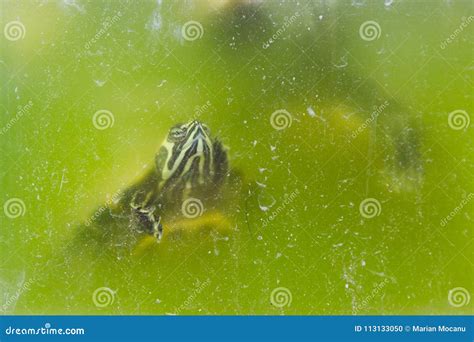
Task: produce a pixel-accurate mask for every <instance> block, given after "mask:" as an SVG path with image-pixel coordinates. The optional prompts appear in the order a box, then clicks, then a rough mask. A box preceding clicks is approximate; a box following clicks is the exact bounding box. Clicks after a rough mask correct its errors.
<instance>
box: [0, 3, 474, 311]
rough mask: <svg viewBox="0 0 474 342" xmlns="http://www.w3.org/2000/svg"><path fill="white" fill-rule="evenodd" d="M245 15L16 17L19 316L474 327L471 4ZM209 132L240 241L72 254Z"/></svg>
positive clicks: (211, 9) (61, 7) (65, 7)
mask: <svg viewBox="0 0 474 342" xmlns="http://www.w3.org/2000/svg"><path fill="white" fill-rule="evenodd" d="M242 3H246V5H244V4H239V1H227V2H226V1H211V0H209V1H185V2H184V1H183V2H174V1H173V2H171V1H141V2H126V1H121V2H119V1H117V2H115V1H113V2H112V1H95V2H93V3H89V2H84V1H79V0H78V1H72V0H71V1H57V2H54V1H31V2H26V1H25V2H16V1H2V3H1V7H0V10H1V27H2V28H4V31H3V35H2V36H1V59H0V67H1V103H2V106H1V111H2V115H1V118H0V125H1V127H2V131H1V136H0V139H1V145H0V146H1V153H2V159H1V160H2V164H1V165H2V168H1V188H2V203H3V205H4V210H3V212H2V215H0V220H1V221H0V222H1V230H0V236H1V240H0V243H1V255H2V259H1V267H0V268H1V274H0V280H1V281H0V285H1V288H2V293H1V296H2V297H1V299H2V311H3V312H4V313H17V314H27V313H34V314H40V313H49V314H53V313H56V314H61V313H66V314H80V313H85V314H145V313H149V314H280V313H284V314H353V313H358V314H409V313H412V314H431V313H435V314H440V313H445V314H462V313H464V314H465V313H472V300H471V301H470V302H468V298H469V297H470V295H471V294H472V293H473V290H474V288H473V286H472V284H473V282H472V280H473V277H472V271H473V264H472V261H473V258H472V257H473V255H472V250H473V248H472V247H473V246H472V245H473V243H472V225H473V224H472V215H473V211H472V209H473V201H472V198H473V194H472V193H473V181H472V179H473V176H472V175H473V172H474V164H473V146H472V141H473V140H472V139H473V134H472V124H471V126H469V123H468V120H469V119H470V116H472V113H473V109H474V108H473V102H472V93H473V92H472V90H473V87H472V84H473V79H472V70H473V66H472V57H473V54H472V51H473V50H472V49H473V46H472V41H473V40H472V38H473V27H474V26H473V24H472V21H473V18H472V15H473V7H472V3H471V2H468V1H458V2H447V1H432V2H409V1H393V2H391V1H385V4H384V3H383V2H380V3H377V4H376V5H375V4H372V3H371V2H370V3H369V2H364V1H353V3H352V4H349V2H334V3H333V4H328V5H322V4H320V3H319V2H309V1H308V2H307V1H300V2H286V1H285V2H279V1H278V2H277V1H267V2H256V3H253V4H250V5H249V4H247V3H248V2H247V1H245V2H244V1H242ZM12 21H14V22H13V23H12ZM190 21H195V22H197V23H193V22H191V23H189V22H190ZM18 22H19V23H18ZM189 25H191V27H188V26H189ZM193 25H194V27H193ZM366 26H368V27H366ZM183 27H188V29H189V31H183ZM364 28H365V29H364ZM15 29H16V30H15ZM193 29H194V31H193ZM450 37H451V38H450ZM448 38H449V41H448V40H447V39H448ZM100 110H106V111H107V112H99V114H97V115H105V116H103V117H102V119H104V120H105V118H107V119H108V120H109V121H107V120H105V121H101V120H100V119H98V120H96V121H94V120H93V118H94V115H95V113H97V112H98V111H100ZM278 110H280V111H278ZM276 111H278V112H276ZM454 111H457V112H454ZM275 112H276V114H274V115H273V116H272V113H275ZM452 112H454V114H452V115H451V120H450V119H449V118H450V116H449V114H450V113H452ZM96 117H97V116H96ZM192 118H198V119H199V120H202V121H204V122H206V123H207V124H208V125H209V126H210V127H211V129H212V131H213V133H214V134H216V135H217V136H218V137H220V139H222V140H223V141H224V143H225V144H226V145H227V146H228V147H229V154H230V163H231V165H232V167H233V168H234V169H235V170H238V171H239V172H241V174H242V175H243V178H244V182H245V183H246V184H247V183H248V184H250V187H251V188H252V189H254V190H256V191H254V192H251V195H249V196H248V195H247V190H245V189H244V188H243V189H242V190H241V191H240V192H241V193H235V194H230V195H232V196H231V197H235V198H244V199H245V201H244V202H245V203H246V205H238V206H235V205H233V204H232V205H230V204H228V205H226V204H225V203H224V204H223V209H222V214H223V216H224V217H225V218H227V219H228V221H229V222H230V224H231V226H232V227H233V233H231V234H228V235H226V236H221V235H220V233H219V232H216V233H211V234H205V233H202V234H195V235H193V236H191V237H189V236H187V237H186V236H185V237H183V238H182V239H177V240H176V241H174V243H170V242H168V243H167V244H162V245H160V246H158V247H154V248H151V249H149V250H147V251H146V253H144V254H142V255H141V256H139V257H131V256H130V255H129V254H127V253H116V252H115V251H114V248H111V247H110V246H108V247H107V248H105V247H104V248H100V247H97V246H95V247H91V246H89V245H88V244H86V243H84V244H81V243H72V241H75V240H74V236H75V235H76V234H77V227H78V225H80V224H81V223H83V222H85V221H86V220H87V218H89V217H90V216H91V215H92V214H93V213H94V210H96V209H97V208H98V207H99V206H100V205H102V204H104V203H106V202H107V201H108V200H110V198H111V197H112V196H113V195H114V194H115V193H116V192H117V191H119V190H120V189H123V188H124V186H126V185H128V184H130V183H132V182H133V180H134V179H136V177H137V176H138V175H140V173H141V172H142V170H143V167H144V165H146V164H149V163H150V162H151V161H152V160H153V156H154V153H155V152H156V151H157V148H158V146H159V144H160V143H161V141H162V140H163V138H164V137H165V136H166V134H167V131H168V129H169V127H170V126H172V125H173V124H175V123H177V122H182V121H187V120H190V119H192ZM272 118H273V119H274V120H272ZM463 119H464V121H463ZM280 120H283V121H280ZM285 120H286V121H285ZM276 128H283V129H276ZM233 191H235V190H233ZM367 199H369V200H368V201H366V200H367ZM239 203H241V202H239ZM242 203H243V202H242ZM361 203H363V204H364V205H362V207H364V206H365V204H366V203H369V204H368V207H367V209H368V211H367V212H366V211H364V210H361ZM15 204H16V205H17V206H15ZM15 209H18V210H19V212H16V211H15ZM371 209H373V211H370V210H371ZM216 230H218V229H217V228H216ZM119 247H120V246H117V249H119ZM101 288H106V289H101ZM281 288H283V289H281ZM456 288H458V289H456ZM459 288H462V289H459ZM453 289H454V290H453ZM451 290H452V291H451ZM101 291H102V296H101V295H99V293H100V292H101ZM450 291H451V292H450ZM94 293H95V297H94ZM272 293H273V295H272ZM94 299H95V300H94Z"/></svg>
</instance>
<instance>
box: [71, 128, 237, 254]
mask: <svg viewBox="0 0 474 342" xmlns="http://www.w3.org/2000/svg"><path fill="white" fill-rule="evenodd" d="M151 164H152V165H151V167H150V168H149V169H148V170H146V171H145V172H144V174H143V175H142V176H141V177H140V178H139V179H138V180H137V181H136V182H135V183H133V184H132V185H130V186H128V187H126V188H125V190H123V191H119V193H120V195H119V196H118V197H117V198H116V199H115V201H113V203H111V204H109V205H103V206H101V207H100V208H105V210H104V209H102V210H100V208H99V209H98V210H96V211H95V212H100V215H98V217H97V218H95V219H94V220H93V221H89V222H88V224H87V227H83V229H82V230H81V234H80V235H81V236H82V240H81V241H80V242H79V243H80V244H82V245H85V244H91V241H95V242H96V243H97V244H98V245H99V246H103V245H104V242H105V240H108V241H109V242H111V245H113V246H123V245H134V244H133V242H137V241H136V240H137V239H138V240H140V241H143V240H145V241H147V244H150V243H151V242H156V243H161V242H162V240H163V236H164V235H166V233H171V230H173V229H174V230H176V229H177V227H179V228H180V229H181V230H182V229H190V228H193V227H196V226H199V227H202V226H206V225H207V226H209V225H220V226H225V227H226V228H228V227H229V222H228V220H227V219H226V218H225V217H224V215H223V214H222V210H220V211H219V207H220V208H222V203H224V202H225V201H224V198H226V197H229V196H226V194H225V193H224V191H223V188H224V185H225V184H226V185H227V186H237V187H239V188H240V186H241V175H240V174H238V172H232V170H231V169H230V168H229V161H228V148H227V147H225V146H224V145H223V143H222V142H221V141H220V140H219V139H217V138H216V137H214V136H213V135H212V134H211V131H210V129H209V127H208V126H207V125H206V124H204V123H203V122H200V121H198V120H194V119H193V120H190V121H189V122H187V123H178V124H175V125H173V126H172V127H171V128H170V130H169V132H168V134H167V136H166V138H165V139H164V141H163V143H162V144H161V146H160V147H159V149H158V152H157V153H156V154H155V156H154V160H153V162H152V163H151ZM239 188H236V189H234V190H232V191H231V193H234V194H235V192H238V191H239ZM232 197H235V196H232ZM204 211H205V212H206V215H203V212H204ZM83 226H84V225H83ZM167 228H168V232H167V231H166V230H167ZM151 238H152V239H151ZM140 241H138V242H139V243H141V242H140ZM75 244H77V242H76V243H75ZM135 247H136V244H135Z"/></svg>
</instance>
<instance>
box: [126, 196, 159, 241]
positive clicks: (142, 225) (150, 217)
mask: <svg viewBox="0 0 474 342" xmlns="http://www.w3.org/2000/svg"><path fill="white" fill-rule="evenodd" d="M140 194H141V193H135V194H134V195H133V198H132V200H131V201H130V208H131V221H132V223H133V226H134V228H136V229H137V230H138V231H139V232H146V233H148V234H152V235H153V236H154V237H155V238H156V239H157V240H158V241H160V240H161V237H162V236H163V225H162V224H161V216H160V215H158V214H157V213H156V211H157V208H156V206H155V205H149V204H147V201H146V200H145V201H140V200H138V201H137V197H138V196H139V195H140ZM147 198H148V196H145V199H147Z"/></svg>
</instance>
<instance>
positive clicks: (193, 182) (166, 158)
mask: <svg viewBox="0 0 474 342" xmlns="http://www.w3.org/2000/svg"><path fill="white" fill-rule="evenodd" d="M156 167H157V170H158V171H159V173H160V174H161V185H160V189H161V190H166V189H181V190H185V191H189V190H192V189H193V188H194V187H197V186H203V185H208V184H211V183H215V182H216V180H217V178H216V177H218V175H219V174H222V171H223V170H224V172H225V171H226V170H227V157H226V153H225V151H224V149H223V148H222V144H221V143H220V142H219V141H217V140H215V139H212V137H211V133H210V130H209V128H208V127H207V126H206V125H205V124H203V123H201V122H199V121H197V120H192V121H190V122H188V123H185V124H178V125H175V126H173V127H172V128H171V129H170V131H169V133H168V136H167V137H166V139H165V141H164V143H163V144H162V146H161V148H160V151H159V153H158V155H157V157H156Z"/></svg>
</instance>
